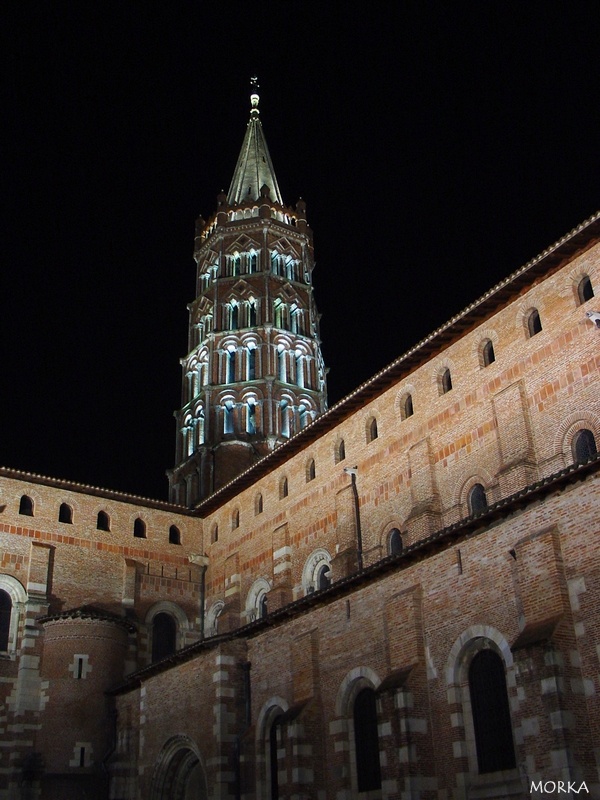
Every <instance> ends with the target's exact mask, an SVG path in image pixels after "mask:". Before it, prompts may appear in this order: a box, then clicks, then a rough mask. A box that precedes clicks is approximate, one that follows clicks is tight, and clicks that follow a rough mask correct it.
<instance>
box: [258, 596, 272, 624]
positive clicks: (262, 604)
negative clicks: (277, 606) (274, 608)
mask: <svg viewBox="0 0 600 800" xmlns="http://www.w3.org/2000/svg"><path fill="white" fill-rule="evenodd" d="M268 613H269V596H268V595H267V594H263V596H262V597H261V598H260V600H259V601H258V618H259V619H264V618H265V617H266V616H267V614H268Z"/></svg>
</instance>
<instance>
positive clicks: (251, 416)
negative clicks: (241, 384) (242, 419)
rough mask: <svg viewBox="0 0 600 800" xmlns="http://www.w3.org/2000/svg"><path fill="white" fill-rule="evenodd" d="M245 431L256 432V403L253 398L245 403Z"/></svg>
mask: <svg viewBox="0 0 600 800" xmlns="http://www.w3.org/2000/svg"><path fill="white" fill-rule="evenodd" d="M246 433H256V404H255V403H254V401H253V400H248V402H247V403H246Z"/></svg>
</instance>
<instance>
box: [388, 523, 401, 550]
mask: <svg viewBox="0 0 600 800" xmlns="http://www.w3.org/2000/svg"><path fill="white" fill-rule="evenodd" d="M388 552H389V554H390V555H391V556H397V555H399V554H400V553H401V552H402V534H401V533H400V531H399V530H398V528H392V530H391V531H390V534H389V539H388Z"/></svg>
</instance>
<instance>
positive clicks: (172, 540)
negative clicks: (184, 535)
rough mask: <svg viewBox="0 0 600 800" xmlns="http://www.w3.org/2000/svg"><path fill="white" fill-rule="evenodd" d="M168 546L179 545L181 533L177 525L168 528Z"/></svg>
mask: <svg viewBox="0 0 600 800" xmlns="http://www.w3.org/2000/svg"><path fill="white" fill-rule="evenodd" d="M169 544H181V531H180V530H179V528H178V527H177V525H171V527H170V528H169Z"/></svg>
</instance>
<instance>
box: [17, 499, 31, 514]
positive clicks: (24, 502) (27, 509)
mask: <svg viewBox="0 0 600 800" xmlns="http://www.w3.org/2000/svg"><path fill="white" fill-rule="evenodd" d="M19 514H23V515H24V516H25V517H33V500H32V499H31V497H29V496H28V495H26V494H24V495H23V496H22V497H21V501H20V502H19Z"/></svg>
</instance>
